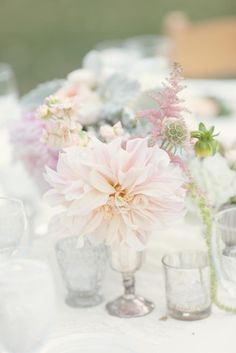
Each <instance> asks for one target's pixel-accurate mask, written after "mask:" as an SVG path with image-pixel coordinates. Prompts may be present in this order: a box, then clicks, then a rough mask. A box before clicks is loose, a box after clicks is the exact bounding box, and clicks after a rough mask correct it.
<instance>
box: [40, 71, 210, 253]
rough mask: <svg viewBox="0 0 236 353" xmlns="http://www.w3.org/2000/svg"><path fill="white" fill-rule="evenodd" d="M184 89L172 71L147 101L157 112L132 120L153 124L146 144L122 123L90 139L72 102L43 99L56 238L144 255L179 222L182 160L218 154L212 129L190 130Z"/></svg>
mask: <svg viewBox="0 0 236 353" xmlns="http://www.w3.org/2000/svg"><path fill="white" fill-rule="evenodd" d="M183 88H184V86H183V84H182V77H181V70H180V68H179V66H177V65H176V66H175V67H174V69H173V71H172V73H171V76H170V78H169V79H168V80H167V82H166V83H165V84H164V86H163V87H162V89H160V90H159V91H158V92H157V93H152V94H151V96H152V98H153V100H154V101H155V103H156V108H153V109H148V110H144V111H141V112H139V113H138V114H137V116H138V118H137V119H138V120H147V121H148V122H150V124H149V126H150V133H148V134H146V135H147V136H144V137H140V136H135V132H136V131H135V130H134V131H132V132H130V131H128V130H127V129H125V128H124V127H123V126H122V122H121V121H120V122H118V123H116V124H115V125H114V126H109V125H102V126H101V127H100V129H99V134H97V136H95V135H94V131H91V130H89V129H85V128H84V127H82V125H81V123H80V122H79V121H78V118H77V112H78V110H77V108H75V106H76V103H77V96H73V95H72V96H71V97H70V98H68V94H66V95H65V97H64V99H63V98H59V97H55V96H51V97H48V98H46V100H45V104H44V105H42V106H41V107H40V108H39V109H38V118H39V119H41V120H43V121H44V129H43V131H42V141H43V142H44V143H45V144H47V145H48V146H49V147H50V148H57V149H60V150H61V153H60V154H59V160H58V164H57V169H56V171H55V170H53V169H52V168H47V174H46V179H47V181H48V182H49V184H50V185H51V187H52V189H51V190H49V192H48V193H47V194H46V199H47V200H48V201H49V202H50V203H51V204H52V205H56V206H58V205H60V206H61V209H62V211H61V212H60V213H59V214H58V215H56V216H55V217H54V220H53V221H52V229H53V230H54V231H56V232H58V231H59V233H60V232H61V233H62V234H63V235H65V234H68V235H77V236H80V238H81V242H83V238H84V236H88V237H89V238H91V239H92V240H94V241H98V242H99V241H102V242H104V241H105V242H106V243H107V244H108V245H111V246H113V245H114V246H117V245H118V244H120V243H124V242H125V243H127V244H128V245H130V246H134V247H135V248H137V249H141V248H143V247H144V246H145V245H146V243H147V238H148V234H149V233H150V232H151V231H153V230H154V229H155V228H156V227H157V226H160V225H169V224H170V223H173V222H175V221H176V220H178V219H179V218H180V216H181V214H182V213H183V210H184V208H185V196H186V190H187V189H188V187H189V185H190V184H191V183H192V177H191V176H190V174H189V171H188V166H187V163H186V160H187V155H188V154H189V153H190V154H192V153H194V151H195V153H197V154H198V155H201V156H202V155H204V156H210V155H213V154H214V153H215V152H216V150H217V143H216V141H215V139H214V136H215V135H214V134H213V132H214V129H212V128H211V129H210V130H207V129H206V128H205V126H204V125H203V124H201V125H200V127H199V130H198V131H192V132H191V131H190V130H189V129H188V127H187V123H186V121H185V119H184V116H183V113H184V112H186V110H185V108H184V107H183V105H182V101H181V99H180V98H179V96H178V94H179V92H180V91H181V90H182V89H183ZM74 98H75V99H74ZM104 131H106V133H105V134H104ZM108 132H109V133H108ZM122 133H123V135H122ZM121 135H122V136H121ZM98 137H100V139H99V138H98ZM181 153H182V155H181ZM94 234H96V236H95V235H94Z"/></svg>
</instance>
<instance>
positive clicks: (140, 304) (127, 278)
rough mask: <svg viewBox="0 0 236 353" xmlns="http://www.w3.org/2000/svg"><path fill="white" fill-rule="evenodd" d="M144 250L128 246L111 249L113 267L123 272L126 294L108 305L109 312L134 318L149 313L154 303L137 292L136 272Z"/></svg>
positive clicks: (110, 258)
mask: <svg viewBox="0 0 236 353" xmlns="http://www.w3.org/2000/svg"><path fill="white" fill-rule="evenodd" d="M142 259H143V252H137V251H135V250H133V249H131V248H129V247H127V246H121V247H119V249H110V250H109V260H110V264H111V267H112V268H113V269H114V270H115V271H117V272H120V273H121V274H122V277H123V285H124V294H123V295H122V296H121V297H118V298H117V299H115V300H114V301H112V302H110V303H108V304H107V305H106V309H107V311H108V313H109V314H111V315H113V316H118V317H124V318H132V317H139V316H144V315H147V314H149V313H150V312H151V311H152V310H153V309H154V304H153V303H152V302H150V301H149V300H147V299H145V298H143V297H141V296H139V295H137V294H136V293H135V277H134V273H135V272H136V271H137V270H139V269H140V267H141V265H142Z"/></svg>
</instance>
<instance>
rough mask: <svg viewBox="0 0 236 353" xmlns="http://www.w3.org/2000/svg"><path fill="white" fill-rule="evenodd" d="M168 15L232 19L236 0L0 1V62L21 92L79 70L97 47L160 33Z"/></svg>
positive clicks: (235, 11) (201, 18)
mask: <svg viewBox="0 0 236 353" xmlns="http://www.w3.org/2000/svg"><path fill="white" fill-rule="evenodd" d="M173 10H182V11H185V12H186V13H187V14H188V15H189V16H190V18H191V19H192V20H205V19H208V18H214V17H220V16H227V15H234V14H236V0H143V1H140V0H116V1H113V0H37V1H36V0H0V62H1V61H2V62H8V63H10V64H11V65H12V66H13V68H14V70H15V72H16V75H17V80H18V85H19V88H20V92H21V93H24V92H26V91H28V90H29V89H31V88H33V87H34V86H35V85H36V84H38V83H40V82H43V81H45V80H50V79H53V78H60V77H64V76H65V75H66V74H67V73H68V72H69V71H71V70H73V69H75V68H77V67H79V65H80V63H81V59H82V57H83V56H84V55H85V54H86V52H88V51H89V50H90V49H91V48H93V47H94V45H96V44H97V43H98V42H101V41H104V40H111V39H122V38H126V37H130V36H136V35H140V34H155V33H161V29H162V22H163V17H164V16H165V15H166V14H167V13H168V12H170V11H173Z"/></svg>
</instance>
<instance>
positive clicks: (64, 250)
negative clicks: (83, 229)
mask: <svg viewBox="0 0 236 353" xmlns="http://www.w3.org/2000/svg"><path fill="white" fill-rule="evenodd" d="M77 243H78V238H77V237H69V238H64V239H61V240H59V241H58V242H57V244H56V256H57V260H58V264H59V267H60V270H61V274H62V277H63V279H64V282H65V284H66V288H67V290H68V295H67V298H66V303H67V304H68V305H69V306H72V307H90V306H95V305H98V304H100V303H101V302H102V301H103V296H102V295H101V293H100V291H101V285H102V280H103V277H104V270H105V263H106V249H105V246H104V245H98V246H93V245H92V244H90V243H89V242H88V241H86V242H85V244H84V246H83V247H82V248H81V247H78V246H77Z"/></svg>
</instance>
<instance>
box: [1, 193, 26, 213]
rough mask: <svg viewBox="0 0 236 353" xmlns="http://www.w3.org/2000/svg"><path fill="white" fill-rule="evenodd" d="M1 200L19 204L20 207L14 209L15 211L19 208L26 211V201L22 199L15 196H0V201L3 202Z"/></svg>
mask: <svg viewBox="0 0 236 353" xmlns="http://www.w3.org/2000/svg"><path fill="white" fill-rule="evenodd" d="M1 201H6V202H9V203H11V204H15V205H17V206H19V208H18V209H15V210H14V211H13V212H14V213H16V212H18V211H19V210H21V211H23V213H25V207H24V203H23V201H22V200H21V199H18V198H14V197H7V196H0V203H1Z"/></svg>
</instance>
